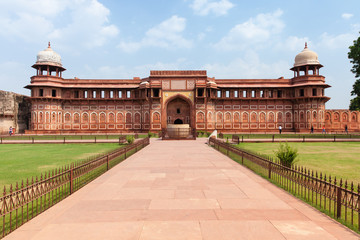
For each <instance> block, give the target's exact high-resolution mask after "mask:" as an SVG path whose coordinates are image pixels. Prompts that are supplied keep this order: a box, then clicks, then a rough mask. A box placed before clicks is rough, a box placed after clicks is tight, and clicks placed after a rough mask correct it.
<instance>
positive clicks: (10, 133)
mask: <svg viewBox="0 0 360 240" xmlns="http://www.w3.org/2000/svg"><path fill="white" fill-rule="evenodd" d="M12 134H13V128H12V126H10V127H9V135H10V137H11V135H12Z"/></svg>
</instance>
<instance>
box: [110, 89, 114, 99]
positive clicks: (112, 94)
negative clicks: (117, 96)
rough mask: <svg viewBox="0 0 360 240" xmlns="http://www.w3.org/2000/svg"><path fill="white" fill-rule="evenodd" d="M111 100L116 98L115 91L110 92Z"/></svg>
mask: <svg viewBox="0 0 360 240" xmlns="http://www.w3.org/2000/svg"><path fill="white" fill-rule="evenodd" d="M110 98H114V91H113V90H111V91H110Z"/></svg>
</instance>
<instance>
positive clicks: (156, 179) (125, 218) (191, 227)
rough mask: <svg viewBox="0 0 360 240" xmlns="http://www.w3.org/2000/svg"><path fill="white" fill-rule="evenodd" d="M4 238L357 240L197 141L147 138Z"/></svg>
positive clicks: (340, 227) (289, 196) (356, 237)
mask: <svg viewBox="0 0 360 240" xmlns="http://www.w3.org/2000/svg"><path fill="white" fill-rule="evenodd" d="M5 239H134V240H135V239H136V240H145V239H146V240H150V239H154V240H155V239H166V240H172V239H174V240H175V239H181V240H183V239H189V240H197V239H204V240H220V239H221V240H236V239H249V240H256V239H261V240H264V239H271V240H277V239H306V240H312V239H314V240H315V239H316V240H319V239H326V240H332V239H342V240H346V239H360V237H359V235H357V234H355V233H353V232H352V231H350V230H348V229H347V228H345V227H343V226H342V225H340V224H338V223H337V222H335V221H333V220H332V219H330V218H328V217H327V216H325V215H323V214H321V213H320V212H318V211H317V210H314V209H313V208H312V207H309V206H308V205H306V204H304V203H302V202H301V201H299V200H297V199H296V198H294V197H292V196H291V195H289V194H288V193H286V192H284V191H283V190H281V189H279V188H277V187H275V186H273V185H272V184H270V183H269V182H267V181H266V180H264V179H262V178H261V177H259V176H257V175H255V174H254V173H252V172H251V171H250V170H248V169H246V168H244V167H242V166H241V165H238V164H237V163H235V162H233V161H232V160H231V159H229V158H227V157H226V156H224V155H222V154H221V153H219V152H217V151H216V150H214V149H212V148H210V147H208V146H207V145H206V144H205V139H198V140H196V141H161V140H153V139H152V140H151V144H150V145H149V146H147V147H146V148H145V149H143V150H141V151H140V152H138V153H136V154H134V155H133V156H131V157H130V158H128V159H127V160H126V161H124V162H122V163H121V164H119V165H117V166H116V167H114V168H113V169H111V170H110V171H109V172H107V173H106V174H104V175H103V176H101V177H99V178H98V179H96V180H94V181H93V182H92V183H90V184H88V185H87V186H85V187H84V188H82V189H81V190H79V191H78V192H76V193H75V194H73V195H72V196H70V197H68V198H67V199H65V200H64V201H62V202H61V203H59V204H57V205H56V206H54V207H52V208H51V209H49V210H48V211H46V212H45V213H43V214H41V215H40V216H38V217H36V218H35V219H33V220H31V221H30V222H29V223H27V224H25V225H23V226H22V227H20V228H19V229H18V230H16V231H15V232H13V233H11V234H10V235H8V236H7V237H6V238H5Z"/></svg>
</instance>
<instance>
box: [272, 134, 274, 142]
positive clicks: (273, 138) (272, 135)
mask: <svg viewBox="0 0 360 240" xmlns="http://www.w3.org/2000/svg"><path fill="white" fill-rule="evenodd" d="M272 142H274V134H273V135H272Z"/></svg>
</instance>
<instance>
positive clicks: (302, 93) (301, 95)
mask: <svg viewBox="0 0 360 240" xmlns="http://www.w3.org/2000/svg"><path fill="white" fill-rule="evenodd" d="M304 93H305V92H304V89H300V93H299V95H300V97H303V96H304Z"/></svg>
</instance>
